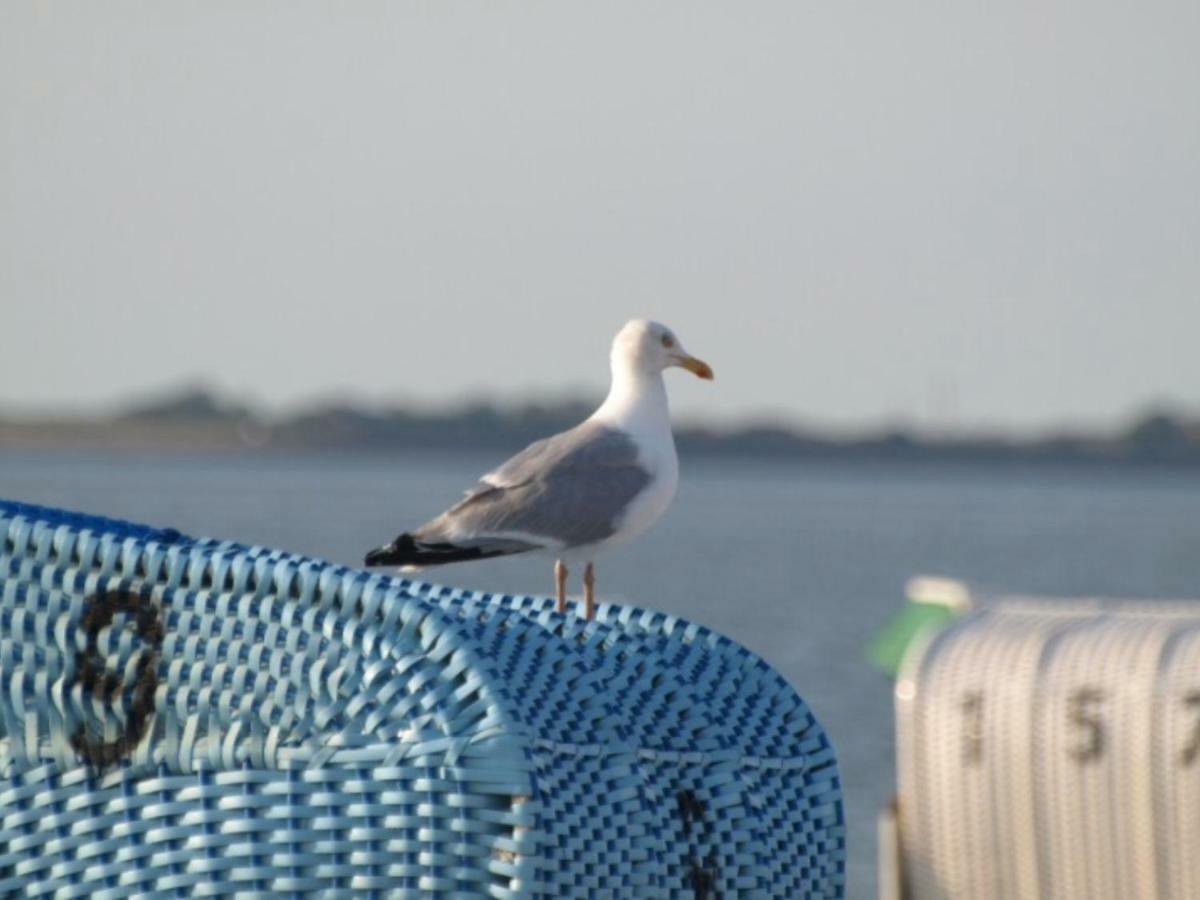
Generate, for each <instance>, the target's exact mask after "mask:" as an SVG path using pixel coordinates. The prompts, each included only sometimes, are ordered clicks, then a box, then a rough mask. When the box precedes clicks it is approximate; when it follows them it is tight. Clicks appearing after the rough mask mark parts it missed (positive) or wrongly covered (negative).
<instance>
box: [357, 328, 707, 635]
mask: <svg viewBox="0 0 1200 900" xmlns="http://www.w3.org/2000/svg"><path fill="white" fill-rule="evenodd" d="M609 361H610V365H611V368H612V384H611V386H610V387H609V391H608V396H607V397H606V398H605V400H604V402H603V403H601V404H600V407H599V408H598V409H597V410H596V411H595V412H594V413H592V414H591V415H590V416H589V417H588V418H587V419H585V420H584V421H583V422H581V423H580V424H578V425H576V426H575V427H574V428H571V429H569V430H567V431H564V432H562V433H560V434H556V435H554V436H552V437H548V438H545V439H543V440H540V441H535V442H534V443H532V444H530V445H529V446H528V447H526V448H525V449H524V450H522V451H521V452H520V453H518V454H517V455H516V456H514V457H512V458H511V459H509V460H508V461H507V462H505V463H503V464H502V465H501V466H500V467H499V468H496V469H493V470H492V471H491V472H488V473H487V474H486V475H484V476H483V477H482V478H481V479H480V480H479V483H478V484H476V485H475V486H474V487H473V488H471V489H470V490H468V491H467V492H466V496H465V497H464V498H463V499H462V500H460V501H459V502H458V503H457V504H455V505H454V506H452V507H450V509H448V510H446V511H445V512H444V513H442V514H441V515H440V516H438V517H437V518H435V519H433V520H432V521H430V522H427V523H426V524H424V525H422V526H421V527H420V528H418V529H416V530H415V531H411V532H405V533H403V534H401V535H400V536H399V537H397V538H396V539H395V540H394V541H392V542H391V543H390V544H385V545H384V546H382V547H378V548H376V549H375V550H372V551H371V552H369V553H368V554H367V556H366V565H368V566H399V567H400V570H401V571H403V572H417V571H420V570H421V569H424V568H426V567H428V566H440V565H444V564H445V563H453V562H463V561H465V560H472V559H487V558H489V557H493V556H512V555H514V554H517V553H540V554H543V555H546V554H549V555H553V556H554V557H555V563H554V587H555V595H556V597H557V599H558V612H559V613H565V612H566V604H567V575H568V570H567V565H566V561H567V560H570V561H572V562H577V561H582V562H584V563H586V565H585V566H584V570H583V588H584V618H585V619H587V620H588V621H590V620H591V619H592V618H593V617H594V615H595V607H596V570H595V565H594V563H593V559H594V557H595V555H596V553H597V552H598V551H599V550H601V549H602V548H604V547H607V546H609V545H612V544H616V543H620V542H623V541H627V540H629V539H630V538H632V537H634V536H636V535H638V534H640V533H641V532H643V531H645V530H646V529H647V528H648V527H649V526H650V525H652V524H653V523H654V522H655V520H657V519H658V518H659V516H661V515H662V514H663V513H664V512H665V511H666V509H667V507H668V506H670V504H671V500H672V499H673V498H674V496H675V488H676V486H677V484H678V481H679V460H678V458H677V457H676V455H675V439H674V437H673V436H672V434H671V420H670V414H669V411H668V408H667V390H666V385H664V384H663V372H664V371H665V370H666V369H669V368H671V367H673V366H679V367H681V368H684V369H687V370H688V371H690V372H692V373H693V374H695V375H697V376H699V377H700V378H703V379H706V380H709V381H711V380H712V377H713V371H712V369H711V368H710V367H709V365H708V363H705V362H703V361H701V360H699V359H697V358H696V357H694V356H692V355H691V354H690V353H688V352H687V351H686V350H684V349H683V345H682V344H681V343H680V342H679V338H678V337H676V336H675V333H674V332H673V331H672V330H671V329H670V328H667V327H666V326H665V325H660V324H659V323H657V322H651V321H648V320H646V319H634V320H632V321H630V322H627V323H626V324H625V326H624V327H623V328H622V329H621V330H620V331H619V332H617V336H616V337H615V338H614V339H613V343H612V352H611V353H610V356H609Z"/></svg>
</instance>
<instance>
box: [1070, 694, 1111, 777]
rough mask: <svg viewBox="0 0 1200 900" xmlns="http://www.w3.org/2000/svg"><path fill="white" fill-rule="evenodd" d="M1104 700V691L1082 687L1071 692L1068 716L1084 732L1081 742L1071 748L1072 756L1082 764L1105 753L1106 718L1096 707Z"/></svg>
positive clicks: (1094, 759) (1092, 760) (1093, 760)
mask: <svg viewBox="0 0 1200 900" xmlns="http://www.w3.org/2000/svg"><path fill="white" fill-rule="evenodd" d="M1103 700H1104V691H1102V690H1100V689H1099V688H1094V687H1082V688H1079V689H1078V690H1077V691H1075V692H1074V693H1073V694H1071V697H1070V699H1069V702H1068V711H1067V718H1068V719H1070V721H1071V724H1072V725H1074V726H1075V727H1076V728H1080V729H1082V730H1083V732H1084V737H1083V740H1082V742H1081V743H1079V744H1077V745H1076V746H1074V747H1072V748H1071V756H1072V757H1073V758H1074V759H1075V761H1076V762H1077V763H1079V764H1080V765H1081V766H1082V765H1086V764H1087V763H1090V762H1095V761H1096V760H1098V759H1099V758H1100V757H1101V756H1103V755H1104V743H1105V740H1104V720H1103V719H1102V718H1100V713H1099V711H1098V710H1097V709H1096V708H1095V707H1096V706H1097V705H1098V704H1100V703H1101V702H1103Z"/></svg>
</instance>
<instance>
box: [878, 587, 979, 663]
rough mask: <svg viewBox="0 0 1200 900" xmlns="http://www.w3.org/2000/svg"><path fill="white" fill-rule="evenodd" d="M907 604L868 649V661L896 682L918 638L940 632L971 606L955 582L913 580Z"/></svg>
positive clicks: (963, 589)
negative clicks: (926, 632) (929, 632)
mask: <svg viewBox="0 0 1200 900" xmlns="http://www.w3.org/2000/svg"><path fill="white" fill-rule="evenodd" d="M907 594H908V604H907V605H906V606H905V607H904V609H902V610H900V612H899V614H898V615H896V617H895V618H894V619H892V621H891V622H889V623H888V624H887V625H886V626H885V627H884V629H883V631H881V632H880V633H879V634H878V635H877V636H876V637H875V639H874V640H873V641H871V645H870V646H869V647H868V648H867V658H868V659H869V660H870V661H871V664H872V665H873V666H875V668H877V669H879V670H880V671H881V672H883V673H884V674H885V675H887V676H888V677H889V678H895V677H896V675H897V674H898V673H899V671H900V665H901V663H902V662H903V661H904V654H905V653H907V652H908V648H909V647H910V646H911V645H912V643H913V641H914V640H915V639H916V637H917V635H919V634H921V633H923V632H924V631H925V630H926V629H941V628H944V627H945V626H946V625H947V624H949V623H950V622H952V621H954V620H955V619H957V618H958V617H959V616H960V615H962V614H963V613H964V612H966V611H967V610H968V609H969V608H970V606H971V599H970V594H969V593H968V592H967V589H966V587H965V586H964V585H963V584H962V583H961V582H957V581H951V580H949V579H942V578H925V577H922V578H914V579H913V580H912V581H910V582H909V583H908V586H907Z"/></svg>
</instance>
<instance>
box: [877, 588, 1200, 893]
mask: <svg viewBox="0 0 1200 900" xmlns="http://www.w3.org/2000/svg"><path fill="white" fill-rule="evenodd" d="M896 715H897V749H898V777H899V809H900V833H901V844H902V848H903V856H904V868H905V874H906V880H907V883H908V887H909V890H910V895H911V896H912V897H913V898H917V900H924V898H952V897H953V898H957V897H994V898H1009V897H1013V898H1016V897H1020V898H1039V897H1040V898H1047V900H1049V898H1058V897H1087V898H1094V900H1104V898H1113V900H1124V898H1130V897H1138V898H1155V897H1162V898H1192V897H1200V854H1197V853H1196V847H1197V845H1198V843H1200V781H1198V779H1197V772H1200V604H1197V603H1191V604H1183V603H1146V602H1125V603H1096V602H1068V601H1037V600H1019V599H1014V600H1002V601H997V602H994V603H990V604H986V605H984V606H983V607H982V608H981V609H980V610H979V611H977V612H975V613H972V614H970V615H969V616H967V617H965V618H964V619H962V620H960V621H959V622H958V623H956V624H955V625H953V626H951V627H949V628H948V629H946V630H945V631H943V632H941V633H940V634H938V635H937V636H936V637H934V638H932V639H931V640H930V641H929V642H928V643H927V644H926V645H925V646H924V647H918V648H916V649H915V650H914V652H912V653H911V654H910V655H909V658H908V659H906V661H905V666H904V669H903V671H902V672H901V677H900V679H899V681H898V682H897V686H896Z"/></svg>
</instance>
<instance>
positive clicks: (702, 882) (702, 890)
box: [675, 790, 721, 900]
mask: <svg viewBox="0 0 1200 900" xmlns="http://www.w3.org/2000/svg"><path fill="white" fill-rule="evenodd" d="M675 801H676V802H677V803H678V804H679V819H680V821H681V822H682V823H683V834H684V837H686V838H687V839H688V843H689V844H691V843H692V825H693V823H695V825H696V831H697V832H698V835H697V841H698V842H699V843H703V842H704V841H705V840H707V839H709V838H710V837H711V835H710V834H709V831H710V830H711V828H710V825H709V823H708V807H707V806H706V805H705V803H704V801H703V800H701V799H700V798H699V797H697V796H696V795H695V794H694V793H692V792H691V791H689V790H683V791H680V792H679V793H677V794H676V795H675ZM719 880H720V869H719V868H718V866H717V860H716V857H714V856H711V855H710V856H706V857H704V858H703V860H701V859H700V857H699V854H696V853H689V854H688V857H687V873H686V874H685V875H684V879H683V883H684V885H685V886H687V887H689V888H691V889H692V894H693V896H694V897H695V898H696V900H720V896H721V895H720V894H718V893H717V882H718V881H719Z"/></svg>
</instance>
